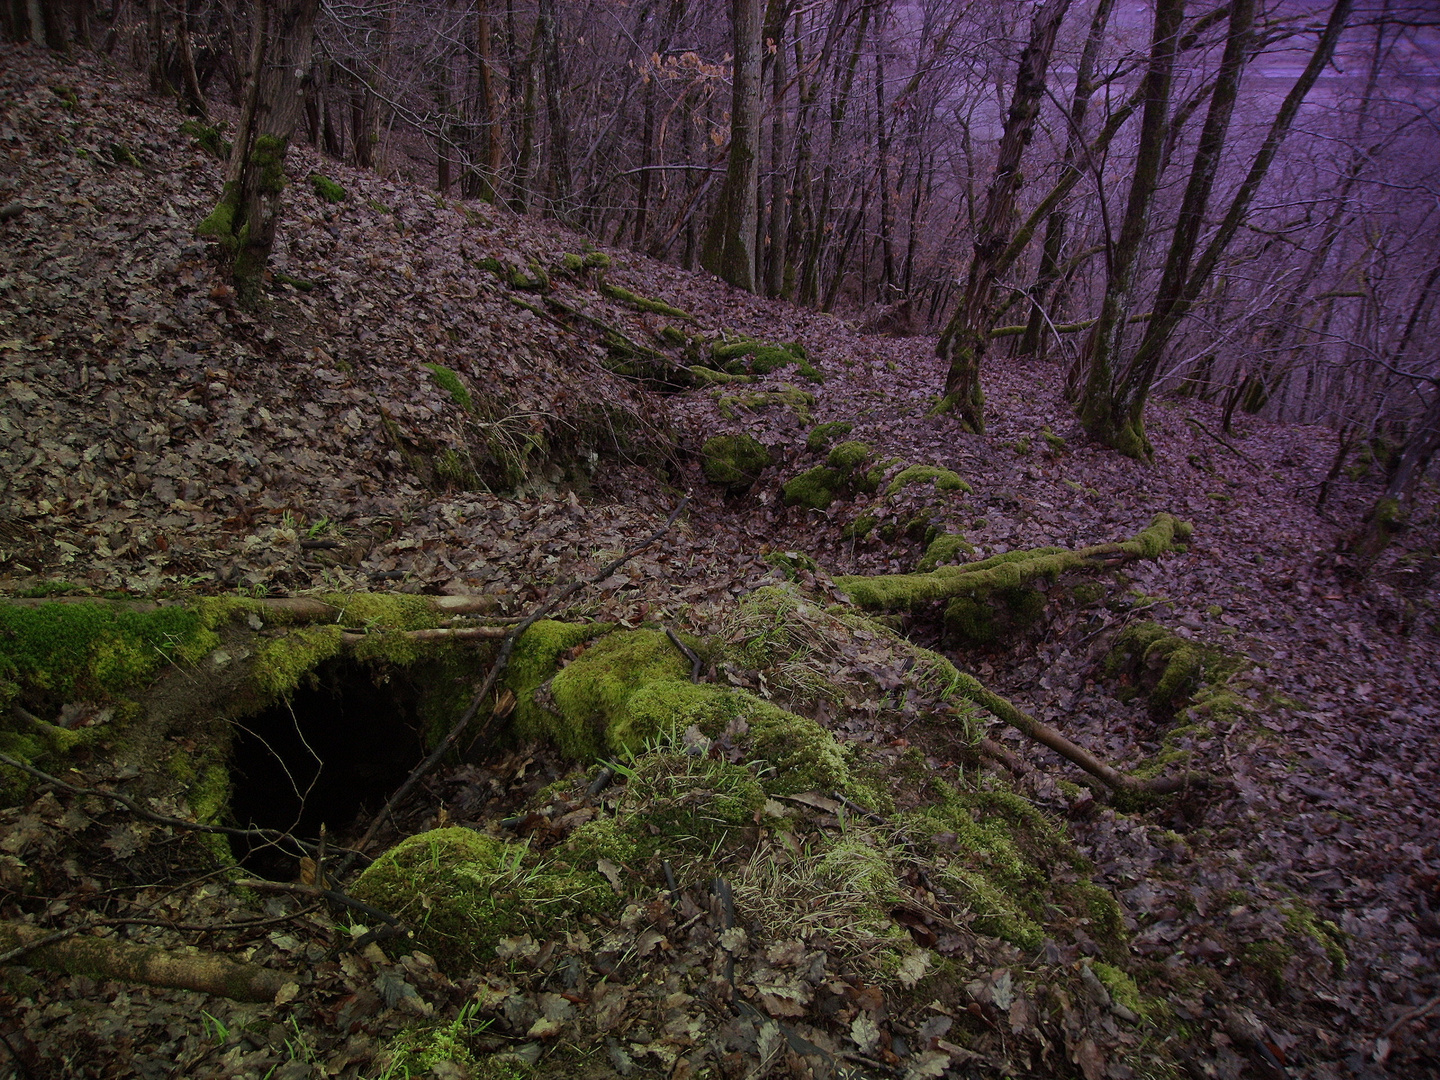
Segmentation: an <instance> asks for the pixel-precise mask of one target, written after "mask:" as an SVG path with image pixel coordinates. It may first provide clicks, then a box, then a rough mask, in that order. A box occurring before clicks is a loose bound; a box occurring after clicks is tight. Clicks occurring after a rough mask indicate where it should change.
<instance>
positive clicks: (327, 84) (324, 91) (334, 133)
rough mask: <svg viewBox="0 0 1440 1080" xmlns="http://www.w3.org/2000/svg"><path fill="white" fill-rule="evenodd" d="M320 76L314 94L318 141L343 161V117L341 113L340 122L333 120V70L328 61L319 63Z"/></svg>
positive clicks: (328, 151)
mask: <svg viewBox="0 0 1440 1080" xmlns="http://www.w3.org/2000/svg"><path fill="white" fill-rule="evenodd" d="M320 76H321V78H320V85H319V87H318V89H317V94H316V97H317V100H318V101H319V103H320V142H321V145H322V146H323V147H324V148H325V153H327V154H328V155H330V156H331V157H332V158H335V159H336V160H337V161H343V160H344V159H345V124H344V119H345V118H344V114H343V113H342V114H341V116H340V123H338V124H337V123H336V122H335V120H336V115H335V114H336V109H335V96H334V91H335V71H334V68H332V67H331V65H330V63H329V61H326V62H325V63H323V64H321V65H320Z"/></svg>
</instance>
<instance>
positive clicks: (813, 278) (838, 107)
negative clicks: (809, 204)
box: [799, 3, 870, 305]
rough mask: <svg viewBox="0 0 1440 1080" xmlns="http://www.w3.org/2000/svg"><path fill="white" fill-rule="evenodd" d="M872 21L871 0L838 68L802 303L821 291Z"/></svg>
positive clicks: (807, 249) (803, 277)
mask: <svg viewBox="0 0 1440 1080" xmlns="http://www.w3.org/2000/svg"><path fill="white" fill-rule="evenodd" d="M837 17H838V16H837ZM869 25H870V4H869V3H865V4H863V5H862V6H861V8H860V24H859V26H857V27H856V28H855V45H854V47H853V48H852V49H851V50H850V59H849V60H848V61H846V63H845V66H844V67H843V68H840V69H838V70H837V71H836V72H835V77H834V80H833V81H834V85H833V86H832V87H831V91H830V146H829V153H827V154H826V156H825V168H824V170H823V172H822V174H821V181H820V201H819V204H818V207H817V209H816V212H815V215H814V218H813V219H812V225H811V228H810V235H809V237H808V240H807V243H806V247H805V260H804V263H803V264H802V266H801V271H800V296H799V301H800V303H802V304H807V305H808V304H814V303H815V302H816V300H817V299H818V297H819V294H820V264H821V261H822V259H823V257H824V253H825V236H826V232H827V231H828V229H829V226H830V196H831V193H832V191H833V189H834V185H835V160H836V156H837V153H838V151H839V147H840V137H841V134H842V132H843V130H844V124H845V112H846V110H847V108H848V106H849V103H850V89H851V87H852V86H854V84H855V70H856V68H857V67H858V66H859V63H860V53H861V50H862V49H863V47H864V44H865V31H866V29H867V28H868V27H869Z"/></svg>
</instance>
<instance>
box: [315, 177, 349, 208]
mask: <svg viewBox="0 0 1440 1080" xmlns="http://www.w3.org/2000/svg"><path fill="white" fill-rule="evenodd" d="M310 186H311V187H312V188H313V189H314V190H315V197H316V198H317V199H319V200H321V201H322V202H327V203H342V202H344V201H345V200H346V199H348V198H349V197H350V196H349V195H347V194H346V192H345V189H344V188H343V187H341V186H340V185H339V184H337V183H336V182H335V181H334V180H331V179H330V178H329V177H328V176H321V175H320V174H319V173H312V174H311V175H310Z"/></svg>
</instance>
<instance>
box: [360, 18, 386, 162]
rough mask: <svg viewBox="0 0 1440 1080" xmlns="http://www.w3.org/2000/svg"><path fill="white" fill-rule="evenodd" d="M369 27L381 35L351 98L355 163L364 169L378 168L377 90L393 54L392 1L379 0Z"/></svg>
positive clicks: (378, 124) (378, 102)
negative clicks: (391, 40) (376, 156)
mask: <svg viewBox="0 0 1440 1080" xmlns="http://www.w3.org/2000/svg"><path fill="white" fill-rule="evenodd" d="M366 22H367V23H368V25H369V29H370V30H371V31H372V32H373V35H374V36H375V37H376V38H378V44H376V45H374V46H372V47H371V51H370V55H369V56H367V57H366V59H365V61H364V62H363V63H362V64H361V70H360V78H359V81H358V83H357V85H356V86H355V87H354V88H353V92H352V96H351V99H350V149H351V152H352V153H353V154H354V156H355V164H356V165H357V166H359V167H360V168H362V169H373V168H374V167H375V150H376V147H377V146H379V144H380V98H379V95H378V89H379V86H380V80H381V77H382V76H383V75H384V73H385V67H386V64H387V63H388V61H389V56H390V35H391V30H392V27H393V23H394V13H393V12H392V10H391V7H390V0H378V10H377V11H375V12H372V13H371V14H370V15H369V16H368V17H367V19H366Z"/></svg>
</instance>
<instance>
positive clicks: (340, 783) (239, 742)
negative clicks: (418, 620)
mask: <svg viewBox="0 0 1440 1080" xmlns="http://www.w3.org/2000/svg"><path fill="white" fill-rule="evenodd" d="M418 697H419V692H418V690H417V688H416V687H415V686H414V684H413V683H411V682H410V680H409V679H408V677H407V676H406V675H405V674H404V673H403V672H397V671H393V670H380V669H370V668H367V667H365V666H363V665H361V664H358V663H356V662H354V661H352V660H332V661H328V662H327V663H324V664H322V665H320V667H319V668H317V669H316V671H315V676H314V680H313V683H312V682H307V683H306V684H305V685H302V686H300V687H299V688H297V689H296V690H295V691H294V693H292V694H291V695H290V699H289V701H288V702H286V701H281V702H279V703H277V704H276V705H274V706H272V707H270V708H268V709H266V710H265V711H263V712H260V713H257V714H255V715H253V716H248V717H246V718H245V719H244V720H242V721H239V722H238V723H237V724H236V728H235V740H234V743H233V746H232V750H231V779H232V782H233V788H234V790H233V794H232V796H231V800H230V805H231V809H232V810H233V812H234V815H235V821H236V824H238V825H241V826H259V827H262V828H267V829H278V830H282V831H285V832H289V833H291V834H293V835H295V836H298V837H301V838H304V839H314V838H315V837H317V836H318V835H319V833H320V825H321V824H322V823H323V824H324V825H325V827H326V831H327V833H328V835H329V836H330V837H331V838H333V839H334V841H335V842H337V843H343V842H344V841H343V839H342V838H343V836H344V834H345V832H346V831H347V829H348V828H349V826H351V824H352V823H354V822H355V821H356V819H357V817H358V816H360V815H364V816H366V817H368V815H370V814H373V813H374V812H375V811H377V810H379V809H380V807H381V806H383V805H384V802H385V799H386V798H387V797H388V796H389V794H390V793H391V792H392V791H393V790H394V789H395V788H397V787H399V786H400V784H401V783H402V782H403V781H404V779H405V777H406V776H407V775H408V774H409V772H410V770H411V769H412V768H414V766H415V764H416V763H417V762H418V761H419V760H420V758H421V757H422V755H423V754H424V747H423V745H422V742H421V739H420V735H419V732H420V723H419V717H418V705H417V702H418ZM233 847H234V850H235V855H236V857H237V858H238V859H239V860H240V862H241V864H242V865H243V866H245V867H246V868H247V869H248V870H250V871H252V872H254V873H261V874H266V875H270V876H274V877H278V878H280V879H281V880H287V879H290V878H293V877H294V876H295V868H296V856H295V853H293V852H284V851H280V850H277V849H276V848H274V847H272V846H268V845H265V844H263V843H261V844H257V843H251V842H249V841H246V840H243V839H237V840H236V841H235V842H234V844H233Z"/></svg>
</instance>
